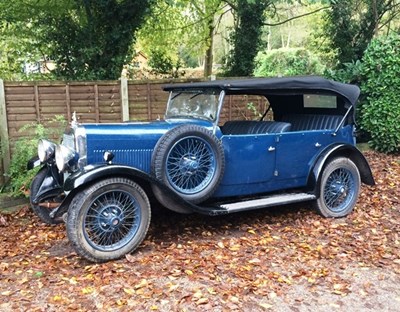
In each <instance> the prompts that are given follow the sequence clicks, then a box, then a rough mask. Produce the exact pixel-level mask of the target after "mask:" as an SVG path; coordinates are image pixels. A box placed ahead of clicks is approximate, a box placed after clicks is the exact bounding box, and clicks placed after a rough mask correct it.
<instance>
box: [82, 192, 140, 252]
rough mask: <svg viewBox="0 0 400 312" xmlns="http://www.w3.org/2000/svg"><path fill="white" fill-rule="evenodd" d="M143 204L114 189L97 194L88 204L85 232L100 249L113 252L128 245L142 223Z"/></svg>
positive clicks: (90, 241) (91, 242) (89, 239)
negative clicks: (141, 211) (140, 204)
mask: <svg viewBox="0 0 400 312" xmlns="http://www.w3.org/2000/svg"><path fill="white" fill-rule="evenodd" d="M140 218H141V215H140V207H139V206H138V204H137V202H136V200H135V198H134V197H133V196H132V195H130V194H128V193H127V192H124V191H121V190H114V191H110V192H107V193H104V194H102V195H100V196H99V197H97V198H96V199H95V200H94V201H93V202H92V203H91V204H90V206H89V209H88V210H87V213H86V216H85V217H84V222H83V225H82V226H83V231H84V233H85V237H86V239H87V240H88V242H89V244H91V245H92V246H93V247H95V248H96V249H98V250H103V251H113V250H117V249H119V248H121V247H123V246H125V245H126V244H127V243H128V242H129V241H130V240H131V239H132V238H133V237H134V236H135V235H136V232H137V230H138V228H139V225H140Z"/></svg>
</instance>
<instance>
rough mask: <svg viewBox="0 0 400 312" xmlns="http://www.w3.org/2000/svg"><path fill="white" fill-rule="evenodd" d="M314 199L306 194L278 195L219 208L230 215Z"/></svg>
mask: <svg viewBox="0 0 400 312" xmlns="http://www.w3.org/2000/svg"><path fill="white" fill-rule="evenodd" d="M316 198H317V197H316V196H315V195H314V194H308V193H290V194H279V195H271V196H268V197H263V198H258V199H251V200H244V201H240V202H233V203H227V204H222V205H220V208H223V209H225V210H226V212H227V213H232V212H238V211H243V210H252V209H259V208H265V207H270V206H279V205H286V204H293V203H298V202H303V201H308V200H313V199H316Z"/></svg>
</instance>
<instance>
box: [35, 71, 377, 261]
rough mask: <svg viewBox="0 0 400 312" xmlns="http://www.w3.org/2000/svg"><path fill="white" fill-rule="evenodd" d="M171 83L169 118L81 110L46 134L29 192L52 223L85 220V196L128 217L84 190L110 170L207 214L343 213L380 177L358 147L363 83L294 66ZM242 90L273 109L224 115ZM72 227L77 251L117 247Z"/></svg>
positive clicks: (167, 202)
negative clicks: (293, 71)
mask: <svg viewBox="0 0 400 312" xmlns="http://www.w3.org/2000/svg"><path fill="white" fill-rule="evenodd" d="M164 89H165V90H166V91H168V92H170V97H169V101H168V104H167V112H166V115H165V120H163V121H152V122H141V123H138V122H126V123H117V124H78V123H77V121H76V120H74V121H73V122H72V125H71V127H70V129H69V130H68V131H66V133H65V135H64V139H63V143H62V144H61V145H56V144H53V143H51V142H47V141H43V142H41V143H40V144H39V145H40V146H39V157H40V163H41V164H42V165H44V167H43V169H42V170H41V172H42V173H41V175H40V177H38V178H37V179H36V180H34V183H33V186H34V190H35V192H34V193H33V194H32V195H31V202H32V207H33V208H34V210H35V212H37V214H38V215H39V216H40V217H41V218H42V219H43V220H44V221H45V222H48V223H51V222H52V220H57V219H58V218H60V217H61V216H62V215H65V214H70V215H73V216H74V217H71V218H72V219H71V221H69V222H67V225H68V224H69V223H71V224H74V226H75V227H77V225H76V222H75V221H74V220H73V218H76V216H77V215H79V213H80V212H79V211H80V209H81V208H76V205H77V204H76V203H77V202H79V203H80V204H82V205H83V206H85V205H89V206H90V205H92V206H93V205H94V206H96V207H98V205H100V207H103V206H107V207H109V209H110V210H112V211H114V210H116V211H120V212H118V213H117V212H113V213H110V212H109V211H108V210H107V213H106V212H103V214H104V215H107V216H108V215H110V214H111V215H113V218H111V219H110V220H109V219H107V218H105V217H104V216H102V217H99V218H98V224H99V228H100V229H102V231H104V226H103V224H109V227H114V226H116V224H117V223H118V224H119V222H122V220H123V219H124V218H122V217H121V218H120V217H119V215H121V214H122V212H123V211H124V207H123V206H124V205H123V204H121V203H120V204H115V207H116V208H115V207H114V204H112V205H110V204H109V200H108V201H107V202H102V203H101V204H96V200H99V201H100V202H101V200H100V199H93V201H92V202H91V204H90V203H89V202H87V201H85V200H84V199H81V197H82V196H81V197H79V194H82V193H85V192H87V191H86V190H89V189H90V190H91V188H92V187H93V185H97V184H99V183H100V184H101V183H103V182H102V181H108V180H107V179H110V178H115V179H128V180H129V181H133V182H134V183H136V184H137V185H138V187H137V188H140V189H143V190H144V191H143V193H146V194H147V196H148V197H149V198H155V199H157V201H158V202H159V203H161V204H162V205H163V206H164V207H166V208H168V209H171V210H174V211H177V212H182V213H190V212H199V213H203V214H209V215H218V214H225V213H230V212H236V211H243V210H247V209H257V208H262V207H267V206H272V205H280V204H287V203H293V202H299V201H306V200H313V201H316V203H317V207H318V208H317V209H318V211H319V212H320V213H321V214H322V215H324V216H327V217H342V216H345V215H346V214H348V213H349V212H350V211H351V210H352V209H353V207H354V205H355V202H356V199H357V196H358V190H359V186H360V183H361V182H364V183H366V184H369V185H373V184H374V179H373V177H372V173H371V170H370V168H369V165H368V163H367V161H366V159H365V158H364V156H363V155H362V154H361V152H360V151H358V149H357V148H356V140H355V132H356V131H355V130H356V129H355V124H354V113H355V106H356V102H357V99H358V96H359V93H360V91H359V88H358V87H357V86H354V85H348V84H342V83H338V82H333V81H329V80H326V79H324V78H320V77H292V78H273V79H265V78H259V79H244V80H226V81H212V82H200V83H192V84H173V85H167V86H165V88H164ZM235 95H253V96H259V97H262V98H265V99H266V100H267V102H268V109H267V110H266V111H265V112H261V114H260V116H258V117H257V120H234V121H227V122H225V123H221V122H220V115H221V111H222V109H223V106H224V103H225V102H224V101H225V100H226V98H227V97H228V96H235ZM267 118H269V120H265V119H267ZM35 163H36V165H37V164H39V162H38V161H37V160H36V162H35V159H34V160H32V161H31V163H30V164H29V167H34V166H35V165H34V164H35ZM110 181H111V180H110ZM124 181H125V180H124ZM129 183H130V182H129ZM103 184H104V183H103ZM103 184H101V187H102V188H104V187H105V186H104V185H103ZM119 184H121V183H120V182H119ZM122 184H123V183H122ZM110 187H111V186H110ZM122 188H123V187H122ZM135 188H136V186H135ZM120 192H121V194H125V191H122V190H121V191H120ZM141 192H142V191H141ZM85 196H87V197H88V198H89V197H90V195H89V194H87V195H85ZM77 197H78V199H76V198H77ZM90 198H91V197H90ZM99 198H100V197H99ZM113 201H117V199H115V198H114V199H113ZM46 203H47V205H48V206H49V207H50V206H51V207H52V208H54V209H53V210H52V211H50V212H49V213H48V215H46V214H45V213H44V212H43V211H42V210H41V208H42V207H44V206H45V205H46ZM88 203H89V204H88ZM71 207H72V208H71ZM85 207H86V206H85ZM110 207H111V208H110ZM112 207H114V208H115V209H114V208H112ZM82 209H83V208H82ZM82 209H81V210H82ZM113 209H114V210H113ZM71 210H72V213H71ZM71 227H73V226H71ZM108 230H109V228H108V227H107V231H108ZM75 231H77V230H76V228H75ZM71 232H72V233H74V232H73V231H72V230H71ZM86 235H87V236H88V237H90V234H86ZM71 237H73V241H78V242H75V245H77V246H78V247H77V250H78V252H79V253H80V254H81V255H83V256H84V257H86V258H88V259H90V260H93V261H98V260H99V261H103V260H104V259H106V260H107V259H113V258H115V257H119V256H120V255H119V256H118V255H117V256H112V257H109V256H104V258H102V257H98V256H97V254H96V253H95V252H92V253H90V252H88V251H87V250H86V249H85V248H84V247H82V246H83V245H80V243H79V240H78V239H75V235H74V234H71ZM132 237H134V236H132ZM88 240H89V241H90V239H89V238H88ZM100 245H101V246H100V247H98V248H99V249H100V250H103V249H102V248H103V247H104V246H102V244H100ZM136 245H137V244H136ZM136 245H135V246H136ZM79 246H81V247H79ZM95 246H97V245H95ZM107 248H108V247H107ZM118 248H119V249H123V248H122V246H120V247H118ZM95 249H96V248H95ZM119 249H118V250H119ZM82 250H86V251H82ZM131 250H132V248H131ZM124 252H125V251H124Z"/></svg>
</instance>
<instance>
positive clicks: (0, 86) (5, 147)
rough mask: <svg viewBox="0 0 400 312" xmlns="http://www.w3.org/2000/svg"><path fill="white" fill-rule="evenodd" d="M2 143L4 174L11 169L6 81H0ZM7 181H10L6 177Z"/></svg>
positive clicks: (0, 129) (0, 133)
mask: <svg viewBox="0 0 400 312" xmlns="http://www.w3.org/2000/svg"><path fill="white" fill-rule="evenodd" d="M0 142H1V155H2V157H1V158H2V160H3V169H4V172H8V170H9V169H10V161H11V155H10V142H9V137H8V121H7V109H6V93H5V91H4V81H3V79H0ZM4 180H5V181H7V180H8V178H7V177H6V178H5V179H4Z"/></svg>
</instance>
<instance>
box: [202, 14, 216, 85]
mask: <svg viewBox="0 0 400 312" xmlns="http://www.w3.org/2000/svg"><path fill="white" fill-rule="evenodd" d="M213 44H214V21H213V20H210V21H209V24H208V45H207V50H206V54H205V58H204V77H209V76H211V74H212V67H213V59H214V55H213Z"/></svg>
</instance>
